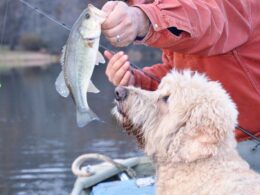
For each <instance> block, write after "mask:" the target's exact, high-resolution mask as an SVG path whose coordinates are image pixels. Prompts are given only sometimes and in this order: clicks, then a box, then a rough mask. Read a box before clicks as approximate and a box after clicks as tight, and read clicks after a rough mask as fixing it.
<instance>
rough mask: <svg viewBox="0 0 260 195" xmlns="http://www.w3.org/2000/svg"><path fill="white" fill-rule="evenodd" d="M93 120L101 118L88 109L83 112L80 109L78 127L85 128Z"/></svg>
mask: <svg viewBox="0 0 260 195" xmlns="http://www.w3.org/2000/svg"><path fill="white" fill-rule="evenodd" d="M93 120H99V118H98V116H97V115H96V114H95V113H94V112H93V111H92V110H90V109H88V110H86V111H83V112H82V111H80V110H79V109H77V125H78V127H84V126H86V125H87V124H88V123H90V122H91V121H93Z"/></svg>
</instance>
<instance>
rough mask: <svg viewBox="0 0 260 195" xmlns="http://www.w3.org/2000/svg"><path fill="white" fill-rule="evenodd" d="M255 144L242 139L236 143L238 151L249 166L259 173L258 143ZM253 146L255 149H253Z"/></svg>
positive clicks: (259, 147) (259, 151) (259, 150)
mask: <svg viewBox="0 0 260 195" xmlns="http://www.w3.org/2000/svg"><path fill="white" fill-rule="evenodd" d="M256 145H257V143H256V142H254V141H243V142H240V143H238V147H237V148H238V152H239V154H240V155H241V156H242V158H243V159H245V160H246V161H247V162H248V163H249V165H250V167H251V168H252V169H253V170H255V171H257V172H259V173H260V145H259V146H258V147H257V148H255V146H256ZM253 148H255V150H253Z"/></svg>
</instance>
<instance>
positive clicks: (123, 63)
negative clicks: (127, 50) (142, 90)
mask: <svg viewBox="0 0 260 195" xmlns="http://www.w3.org/2000/svg"><path fill="white" fill-rule="evenodd" d="M104 55H105V56H106V58H107V59H108V60H109V61H108V65H107V68H106V75H107V77H108V80H109V81H110V82H111V83H113V84H114V85H115V86H127V85H133V84H134V76H133V74H132V72H131V67H130V63H129V61H128V56H127V55H125V54H124V52H122V51H121V52H118V53H116V54H112V53H111V52H109V51H105V52H104Z"/></svg>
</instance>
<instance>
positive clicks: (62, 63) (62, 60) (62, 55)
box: [60, 45, 66, 66]
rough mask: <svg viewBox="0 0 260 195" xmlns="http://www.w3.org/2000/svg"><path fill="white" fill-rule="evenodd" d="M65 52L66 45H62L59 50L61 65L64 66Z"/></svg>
mask: <svg viewBox="0 0 260 195" xmlns="http://www.w3.org/2000/svg"><path fill="white" fill-rule="evenodd" d="M65 53H66V45H64V46H63V47H62V50H61V57H60V63H61V66H64V62H65Z"/></svg>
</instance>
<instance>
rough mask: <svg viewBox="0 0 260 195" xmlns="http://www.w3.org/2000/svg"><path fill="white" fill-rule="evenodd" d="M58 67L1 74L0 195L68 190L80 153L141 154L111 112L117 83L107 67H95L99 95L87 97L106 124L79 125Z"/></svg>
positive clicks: (60, 192) (65, 191) (95, 79)
mask: <svg viewBox="0 0 260 195" xmlns="http://www.w3.org/2000/svg"><path fill="white" fill-rule="evenodd" d="M59 71H60V66H58V65H52V66H50V67H49V68H47V69H40V68H32V69H22V70H13V71H11V72H9V73H5V74H1V75H0V83H1V84H2V87H1V88H0V194H4V195H5V194H19V195H21V194H26V195H28V194H29V195H30V194H68V193H69V192H70V190H71V188H72V185H73V182H74V179H75V178H74V176H73V175H72V174H71V171H70V166H71V163H72V161H73V160H74V159H75V158H76V157H77V156H78V155H80V154H83V153H87V152H100V153H104V154H107V155H109V156H112V157H129V156H134V155H136V154H141V152H140V151H139V150H138V148H137V146H136V144H135V142H134V140H133V139H131V138H130V137H128V136H127V135H125V134H124V133H123V132H121V130H120V128H119V127H118V126H117V124H116V121H115V120H114V118H113V117H112V116H111V114H110V110H111V108H112V106H113V103H112V100H113V87H112V86H111V85H110V84H109V83H108V82H107V80H106V78H105V76H104V66H103V67H102V66H99V67H97V68H96V69H95V74H94V83H95V84H96V85H97V87H98V88H99V89H100V90H101V93H100V94H91V95H89V96H88V99H89V104H90V106H91V107H92V109H93V111H94V112H95V113H97V115H98V116H99V117H100V118H101V119H102V120H103V121H104V123H100V122H93V123H91V124H90V125H88V126H87V127H85V128H82V129H79V128H77V126H76V113H75V107H74V105H73V102H72V100H71V99H69V98H68V99H64V98H62V97H60V96H59V95H58V94H57V92H56V91H55V88H54V82H55V79H56V77H57V75H58V73H59Z"/></svg>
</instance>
